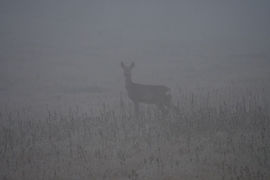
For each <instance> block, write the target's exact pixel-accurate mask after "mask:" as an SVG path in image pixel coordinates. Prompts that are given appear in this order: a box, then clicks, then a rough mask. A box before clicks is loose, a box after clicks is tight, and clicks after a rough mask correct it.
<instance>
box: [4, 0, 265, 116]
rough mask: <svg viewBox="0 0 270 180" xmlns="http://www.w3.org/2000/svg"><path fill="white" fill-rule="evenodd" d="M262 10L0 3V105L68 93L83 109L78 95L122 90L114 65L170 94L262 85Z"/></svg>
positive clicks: (236, 4)
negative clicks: (192, 88) (194, 86)
mask: <svg viewBox="0 0 270 180" xmlns="http://www.w3.org/2000/svg"><path fill="white" fill-rule="evenodd" d="M269 9H270V3H269V2H268V1H244V0H242V1H240V0H238V1H214V0H207V1H187V0H186V1H132V2H131V1H129V2H128V1H76V2H75V1H61V2H60V1H30V0H26V1H1V2H0V27H1V28H0V33H1V34H0V38H1V41H0V56H1V58H0V69H1V71H0V73H1V74H0V75H1V76H0V82H1V84H0V93H1V106H2V107H4V106H6V105H7V104H8V105H10V106H13V105H11V104H15V106H16V107H17V106H22V107H23V106H35V103H38V104H49V102H50V100H54V99H56V97H57V98H58V99H61V98H65V95H66V94H68V95H67V97H68V98H71V99H72V100H71V101H72V102H75V104H77V105H82V107H84V106H86V105H87V108H86V111H87V109H88V108H89V106H90V107H91V105H89V102H87V101H83V102H82V101H81V99H79V97H80V98H82V99H84V98H83V97H87V96H88V95H90V94H93V93H98V95H99V96H100V97H104V96H105V95H104V93H116V94H119V93H120V92H123V93H126V92H125V88H124V77H123V74H122V69H121V68H120V62H121V61H123V62H125V63H126V64H129V63H131V62H132V61H135V68H134V70H133V79H134V81H136V82H141V83H144V84H164V85H167V86H169V87H171V88H172V89H174V88H179V87H186V86H189V85H190V84H196V83H201V84H205V83H207V84H208V85H209V84H210V85H214V84H215V83H224V82H231V81H235V82H242V81H243V82H248V83H250V82H262V83H265V82H269V77H270V76H269V75H270V73H269V67H270V60H269V57H270V56H269V55H270V53H269V52H270V43H269V42H270V41H269V34H270V23H269V22H270V21H269V20H270V11H269ZM82 93H84V95H83V97H82V96H76V95H79V94H82ZM100 93H101V94H100ZM102 93H103V94H102ZM70 95H71V96H70ZM95 96H96V94H95ZM41 97H42V98H41ZM67 97H66V98H67ZM18 104H19V105H18ZM52 104H53V103H52ZM63 104H65V103H63V102H59V106H61V107H62V106H63ZM70 104H72V103H70ZM70 104H68V105H67V106H69V105H70Z"/></svg>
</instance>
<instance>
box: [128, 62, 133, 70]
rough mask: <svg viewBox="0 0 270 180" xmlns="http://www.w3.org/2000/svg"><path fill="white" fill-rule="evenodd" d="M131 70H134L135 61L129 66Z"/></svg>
mask: <svg viewBox="0 0 270 180" xmlns="http://www.w3.org/2000/svg"><path fill="white" fill-rule="evenodd" d="M129 68H131V69H132V68H134V61H133V62H132V63H131V65H130V66H129Z"/></svg>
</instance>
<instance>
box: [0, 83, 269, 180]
mask: <svg viewBox="0 0 270 180" xmlns="http://www.w3.org/2000/svg"><path fill="white" fill-rule="evenodd" d="M269 92H270V89H269V87H268V86H266V85H264V86H260V87H257V86H253V87H251V86H237V85H235V84H234V85H228V86H226V87H223V88H222V87H220V88H210V87H208V88H205V87H200V86H198V87H197V88H195V89H194V90H192V91H190V90H188V89H186V88H176V89H175V90H174V103H175V104H177V106H178V108H179V112H180V113H179V114H175V113H174V112H170V113H169V114H168V115H166V116H163V115H162V114H161V113H160V112H159V111H158V109H157V108H156V107H155V106H149V105H143V106H141V109H140V116H139V118H138V119H136V118H135V116H134V109H133V104H132V102H131V101H130V100H129V99H128V98H127V97H126V96H124V95H123V96H122V94H121V95H117V97H114V98H115V99H116V100H115V101H114V103H106V101H104V103H103V104H102V106H101V107H100V110H99V111H98V112H93V110H91V109H89V110H88V111H87V112H85V111H83V112H81V110H80V109H81V108H80V107H79V106H77V107H76V106H75V107H70V108H69V109H67V113H62V112H59V111H57V110H56V109H50V108H47V109H46V110H45V111H46V113H45V116H44V117H38V118H33V117H32V116H31V110H29V109H24V108H22V109H19V110H15V111H14V110H12V109H10V108H9V104H6V106H5V108H2V109H1V111H0V113H1V114H0V121H1V126H0V133H1V135H0V145H1V146H0V154H1V156H0V158H1V161H0V162H1V163H0V169H1V172H0V178H1V179H63V180H64V179H118V180H119V179H131V180H142V179H147V180H149V179H155V180H157V179H168V180H169V179H170V180H173V179H215V180H218V179H235V180H238V179H251V180H254V179H262V180H264V179H269V178H270V172H269V169H270V163H269V158H270V153H269V152H270V109H269V97H270V94H269ZM104 93H105V94H106V92H104ZM108 94H109V93H107V96H109V95H108Z"/></svg>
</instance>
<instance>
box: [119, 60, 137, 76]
mask: <svg viewBox="0 0 270 180" xmlns="http://www.w3.org/2000/svg"><path fill="white" fill-rule="evenodd" d="M121 67H122V69H123V70H124V76H125V78H131V70H132V69H133V68H134V62H132V63H131V64H130V66H129V67H127V66H126V65H125V64H124V63H123V62H122V61H121Z"/></svg>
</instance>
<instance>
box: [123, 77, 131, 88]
mask: <svg viewBox="0 0 270 180" xmlns="http://www.w3.org/2000/svg"><path fill="white" fill-rule="evenodd" d="M132 84H133V82H132V79H131V77H130V78H125V86H126V89H127V90H130V89H131V85H132Z"/></svg>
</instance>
